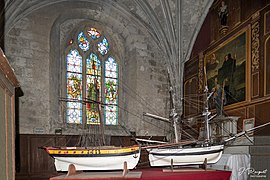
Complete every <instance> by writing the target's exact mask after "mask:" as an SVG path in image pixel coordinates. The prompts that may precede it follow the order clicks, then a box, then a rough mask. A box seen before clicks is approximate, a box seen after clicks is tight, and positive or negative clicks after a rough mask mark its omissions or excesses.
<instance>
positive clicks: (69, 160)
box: [42, 103, 141, 171]
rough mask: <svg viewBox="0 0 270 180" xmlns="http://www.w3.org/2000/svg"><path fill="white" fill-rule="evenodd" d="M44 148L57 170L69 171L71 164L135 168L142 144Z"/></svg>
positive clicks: (80, 168) (114, 168)
mask: <svg viewBox="0 0 270 180" xmlns="http://www.w3.org/2000/svg"><path fill="white" fill-rule="evenodd" d="M99 106H100V103H99ZM99 108H100V107H99ZM99 110H100V109H99ZM100 128H101V129H102V128H103V126H102V123H100ZM101 132H102V133H103V134H102V138H101V139H103V142H104V141H105V140H104V130H102V131H101ZM102 144H104V143H102ZM42 148H43V149H45V150H46V152H47V153H48V154H49V155H50V156H51V157H53V158H54V164H55V168H56V170H57V171H68V170H69V166H70V165H71V164H72V165H74V166H75V169H76V170H122V169H125V168H126V169H134V168H135V167H136V165H137V164H138V162H139V159H140V153H141V146H140V145H134V146H126V147H116V146H102V145H99V146H92V147H42Z"/></svg>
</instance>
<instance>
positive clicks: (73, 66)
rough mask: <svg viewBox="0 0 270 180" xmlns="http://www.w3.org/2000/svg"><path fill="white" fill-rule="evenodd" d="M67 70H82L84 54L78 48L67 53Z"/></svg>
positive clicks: (79, 71) (78, 71)
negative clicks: (81, 54)
mask: <svg viewBox="0 0 270 180" xmlns="http://www.w3.org/2000/svg"><path fill="white" fill-rule="evenodd" d="M67 71H69V72H77V73H81V72H82V56H80V54H79V52H78V51H77V50H71V51H70V52H69V54H68V55H67Z"/></svg>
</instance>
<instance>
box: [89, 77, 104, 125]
mask: <svg viewBox="0 0 270 180" xmlns="http://www.w3.org/2000/svg"><path fill="white" fill-rule="evenodd" d="M100 82H101V77H100V76H93V75H87V76H86V86H87V88H86V98H87V99H86V119H87V124H99V122H100V117H99V109H98V103H99V102H100V97H101V83H100Z"/></svg>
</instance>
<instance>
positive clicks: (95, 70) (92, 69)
mask: <svg viewBox="0 0 270 180" xmlns="http://www.w3.org/2000/svg"><path fill="white" fill-rule="evenodd" d="M86 73H87V74H91V75H98V76H101V65H100V60H99V59H98V57H97V55H96V54H94V53H91V54H90V56H89V58H87V59H86Z"/></svg>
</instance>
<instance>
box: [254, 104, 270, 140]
mask: <svg viewBox="0 0 270 180" xmlns="http://www.w3.org/2000/svg"><path fill="white" fill-rule="evenodd" d="M269 107H270V101H266V102H262V103H258V104H256V105H255V126H258V125H260V124H263V123H267V122H269V120H270V111H269ZM255 135H264V136H269V135H270V126H266V127H264V128H262V129H260V130H259V131H257V132H255Z"/></svg>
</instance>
